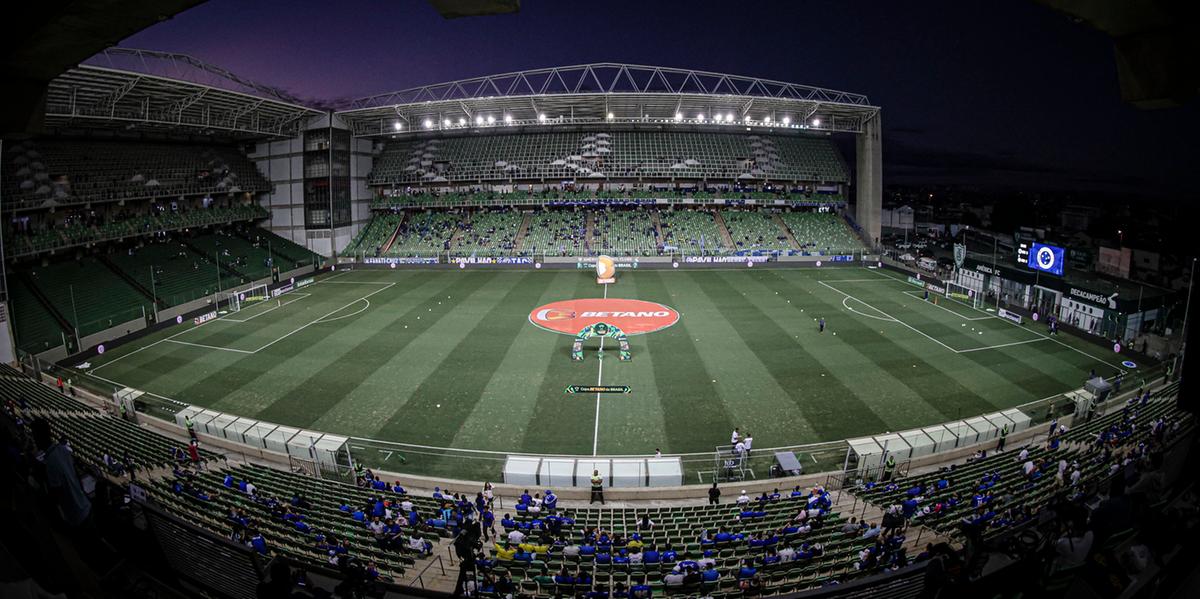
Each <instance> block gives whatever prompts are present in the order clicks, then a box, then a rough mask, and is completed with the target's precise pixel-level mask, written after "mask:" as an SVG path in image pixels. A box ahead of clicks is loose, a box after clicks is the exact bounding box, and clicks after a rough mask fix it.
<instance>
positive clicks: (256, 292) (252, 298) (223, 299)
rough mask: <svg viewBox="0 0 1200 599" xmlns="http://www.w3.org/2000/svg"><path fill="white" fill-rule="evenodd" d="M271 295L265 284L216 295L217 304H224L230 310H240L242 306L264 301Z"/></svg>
mask: <svg viewBox="0 0 1200 599" xmlns="http://www.w3.org/2000/svg"><path fill="white" fill-rule="evenodd" d="M269 297H271V293H270V292H269V291H267V286H266V285H255V286H253V287H250V288H247V289H239V290H236V291H226V292H224V293H222V294H221V295H220V296H219V297H218V306H224V307H225V309H226V310H228V311H230V312H240V311H242V309H244V308H248V307H250V306H253V305H254V304H257V303H260V302H264V301H266V300H267V298H269Z"/></svg>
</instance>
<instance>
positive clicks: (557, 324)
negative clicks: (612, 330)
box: [529, 297, 679, 335]
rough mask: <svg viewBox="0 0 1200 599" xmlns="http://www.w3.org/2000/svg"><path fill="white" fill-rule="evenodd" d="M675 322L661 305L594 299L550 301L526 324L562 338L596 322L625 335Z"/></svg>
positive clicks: (673, 315)
mask: <svg viewBox="0 0 1200 599" xmlns="http://www.w3.org/2000/svg"><path fill="white" fill-rule="evenodd" d="M678 321H679V313H678V312H676V311H675V310H674V309H672V308H669V307H667V306H664V305H662V304H656V303H654V302H644V301H642V300H630V299H613V298H609V299H602V298H598V297H597V298H591V299H573V300H563V301H561V302H553V303H550V304H546V305H544V306H540V307H538V308H535V309H534V310H533V311H532V312H530V313H529V322H532V323H533V324H535V325H537V326H539V327H541V328H543V329H546V330H547V331H553V332H555V333H562V334H564V335H576V334H578V333H579V331H581V330H583V328H584V327H586V326H588V325H593V324H596V323H597V322H605V323H608V324H611V325H613V326H615V327H617V328H618V329H621V331H622V332H624V333H625V334H626V335H641V334H643V333H653V332H654V331H658V330H662V329H665V328H667V327H669V326H671V325H673V324H675V323H676V322H678Z"/></svg>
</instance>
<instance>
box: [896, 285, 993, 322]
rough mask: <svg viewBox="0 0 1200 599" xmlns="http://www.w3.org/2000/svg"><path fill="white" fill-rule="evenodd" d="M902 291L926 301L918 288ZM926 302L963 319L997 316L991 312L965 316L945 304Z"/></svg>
mask: <svg viewBox="0 0 1200 599" xmlns="http://www.w3.org/2000/svg"><path fill="white" fill-rule="evenodd" d="M900 293H903V294H904V295H908V296H911V297H915V298H917V299H919V300H921V301H922V302H925V298H924V296H923V295H922V294H921V292H920V291H916V290H907V291H901V292H900ZM946 301H950V300H946ZM925 303H927V304H929V305H931V306H933V307H935V308H941V309H943V310H945V311H947V312H949V313H951V314H953V315H955V316H957V317H959V318H961V319H963V320H970V321H976V320H988V319H990V318H995V316H992V315H991V314H987V315H984V316H974V317H972V316H963V315H962V314H959V313H958V312H955V311H954V310H951V309H950V308H947V307H945V306H943V305H941V304H935V303H933V302H925ZM971 309H972V310H974V309H975V308H971Z"/></svg>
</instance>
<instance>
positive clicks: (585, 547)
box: [579, 542, 596, 555]
mask: <svg viewBox="0 0 1200 599" xmlns="http://www.w3.org/2000/svg"><path fill="white" fill-rule="evenodd" d="M579 555H596V546H595V545H593V544H591V543H588V542H584V544H582V545H580V546H579Z"/></svg>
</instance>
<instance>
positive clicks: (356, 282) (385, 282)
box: [313, 280, 396, 286]
mask: <svg viewBox="0 0 1200 599" xmlns="http://www.w3.org/2000/svg"><path fill="white" fill-rule="evenodd" d="M321 283H328V284H330V285H388V286H391V285H395V284H396V283H394V282H392V283H388V282H387V281H329V280H325V281H317V282H316V283H313V284H314V285H319V284H321Z"/></svg>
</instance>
